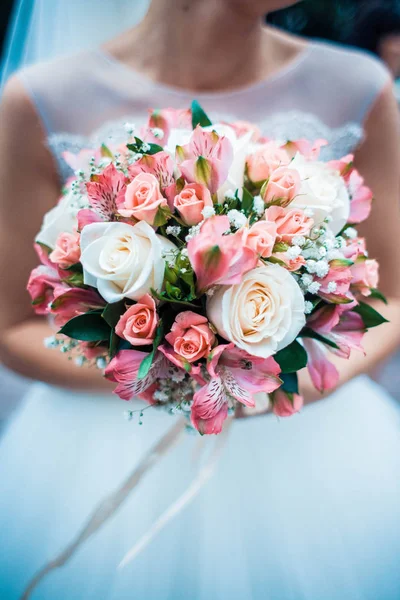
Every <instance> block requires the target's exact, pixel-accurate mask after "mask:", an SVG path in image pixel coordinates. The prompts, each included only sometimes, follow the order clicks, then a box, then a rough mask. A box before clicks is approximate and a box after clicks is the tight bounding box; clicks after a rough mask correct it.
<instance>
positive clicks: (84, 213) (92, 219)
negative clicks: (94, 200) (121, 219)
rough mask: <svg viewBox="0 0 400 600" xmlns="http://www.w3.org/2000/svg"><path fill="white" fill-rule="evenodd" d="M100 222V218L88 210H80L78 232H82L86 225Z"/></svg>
mask: <svg viewBox="0 0 400 600" xmlns="http://www.w3.org/2000/svg"><path fill="white" fill-rule="evenodd" d="M101 221H103V219H102V217H101V216H100V215H99V214H97V213H96V212H95V211H94V210H91V209H90V208H82V209H81V210H80V211H79V212H78V230H79V231H82V229H83V228H84V227H85V226H86V225H90V224H91V223H101Z"/></svg>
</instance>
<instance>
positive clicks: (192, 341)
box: [165, 310, 216, 366]
mask: <svg viewBox="0 0 400 600" xmlns="http://www.w3.org/2000/svg"><path fill="white" fill-rule="evenodd" d="M165 339H166V340H167V342H168V343H169V344H170V345H171V346H172V347H173V349H174V353H175V354H176V355H177V358H178V361H179V360H180V359H183V361H187V362H189V363H193V362H196V361H198V360H200V358H205V357H207V356H208V355H209V354H210V352H211V348H212V347H213V345H214V344H215V342H216V337H215V335H214V333H213V332H212V331H211V328H210V325H209V323H208V320H207V318H206V317H203V316H202V315H198V314H196V313H194V312H192V311H191V310H186V311H184V312H181V313H179V314H178V315H177V317H176V319H175V323H174V324H173V325H172V328H171V331H170V333H168V334H167V335H166V336H165ZM167 356H168V355H167ZM168 357H169V356H168ZM178 364H179V366H182V365H181V362H179V363H178Z"/></svg>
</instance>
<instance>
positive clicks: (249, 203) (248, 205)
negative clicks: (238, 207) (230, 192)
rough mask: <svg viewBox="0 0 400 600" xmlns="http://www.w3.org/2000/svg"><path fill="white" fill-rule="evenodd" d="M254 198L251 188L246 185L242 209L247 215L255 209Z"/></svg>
mask: <svg viewBox="0 0 400 600" xmlns="http://www.w3.org/2000/svg"><path fill="white" fill-rule="evenodd" d="M253 204H254V198H253V196H252V195H251V194H250V192H249V190H247V189H246V188H245V187H244V188H243V196H242V210H243V211H244V214H245V215H246V217H248V216H249V215H250V213H251V212H252V210H253Z"/></svg>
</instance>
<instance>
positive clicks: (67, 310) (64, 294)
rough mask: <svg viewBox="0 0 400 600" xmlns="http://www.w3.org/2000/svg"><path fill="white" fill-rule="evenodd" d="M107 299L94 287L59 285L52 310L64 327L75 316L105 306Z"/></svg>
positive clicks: (57, 321) (60, 325)
mask: <svg viewBox="0 0 400 600" xmlns="http://www.w3.org/2000/svg"><path fill="white" fill-rule="evenodd" d="M105 305H106V302H105V300H103V298H102V297H101V296H100V295H99V294H98V293H97V292H96V290H94V289H84V288H65V287H64V286H57V287H56V288H55V290H54V300H53V302H52V303H51V306H50V312H51V314H52V315H54V316H55V323H56V325H57V326H58V327H62V326H63V325H64V324H65V323H67V322H68V321H69V320H70V319H72V318H73V317H77V316H78V315H82V314H84V313H86V312H88V311H89V310H95V309H97V308H103V307H104V306H105Z"/></svg>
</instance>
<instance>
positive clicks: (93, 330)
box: [58, 311, 110, 342]
mask: <svg viewBox="0 0 400 600" xmlns="http://www.w3.org/2000/svg"><path fill="white" fill-rule="evenodd" d="M58 333H62V334H63V335H66V336H68V337H70V338H72V339H74V340H80V341H83V342H101V341H105V340H108V339H109V337H110V327H109V325H108V324H107V323H106V322H105V320H104V319H103V318H102V316H101V313H100V312H99V311H91V312H88V313H85V314H84V315H79V316H78V317H74V318H73V319H71V320H70V321H68V323H66V324H65V325H64V326H63V327H61V329H60V331H59V332H58Z"/></svg>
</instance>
